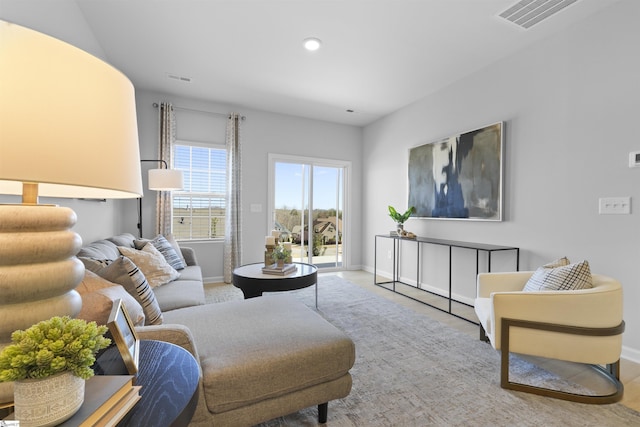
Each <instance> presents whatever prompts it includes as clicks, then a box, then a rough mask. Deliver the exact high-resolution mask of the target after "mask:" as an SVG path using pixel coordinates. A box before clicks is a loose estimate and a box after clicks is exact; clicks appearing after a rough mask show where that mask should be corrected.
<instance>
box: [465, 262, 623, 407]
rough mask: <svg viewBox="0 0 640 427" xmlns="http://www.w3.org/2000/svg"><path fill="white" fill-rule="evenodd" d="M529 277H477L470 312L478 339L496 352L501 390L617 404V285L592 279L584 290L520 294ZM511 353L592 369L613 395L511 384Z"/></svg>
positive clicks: (620, 330) (619, 341)
mask: <svg viewBox="0 0 640 427" xmlns="http://www.w3.org/2000/svg"><path fill="white" fill-rule="evenodd" d="M533 273H534V272H532V271H528V272H525V271H522V272H513V273H481V274H479V275H478V279H477V299H476V300H475V304H474V309H475V312H476V314H477V316H478V319H479V321H480V339H481V340H484V341H488V342H490V343H491V345H492V346H493V347H494V348H495V349H496V350H501V353H502V355H501V374H500V375H501V378H500V385H501V386H502V387H503V388H508V389H512V390H519V391H525V392H529V393H535V394H540V395H544V396H549V397H554V398H559V399H564V400H571V401H577V402H582V403H612V402H617V401H619V400H620V399H621V398H622V394H623V385H622V383H621V382H620V354H621V351H622V333H623V332H624V322H623V320H622V286H621V284H620V283H619V282H618V281H617V280H615V279H612V278H610V277H606V276H603V275H599V274H593V275H591V277H592V282H593V287H592V288H589V289H579V290H543V291H533V292H531V291H523V289H524V288H525V285H526V284H527V282H528V280H529V278H530V277H531V276H532V274H533ZM510 353H519V354H524V355H531V356H539V357H544V358H551V359H558V360H565V361H571V362H577V363H583V364H588V365H591V366H592V367H593V368H594V369H596V370H597V371H598V373H600V374H604V375H605V377H606V378H607V379H608V380H609V381H610V382H611V383H612V384H613V385H614V387H615V392H613V393H611V394H608V395H600V396H591V395H586V396H585V395H578V394H572V393H565V392H562V391H557V390H549V389H543V388H539V387H535V386H530V385H526V384H519V383H514V382H511V381H510V380H509V354H510ZM604 366H606V368H605V367H604Z"/></svg>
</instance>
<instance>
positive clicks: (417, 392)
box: [206, 275, 640, 427]
mask: <svg viewBox="0 0 640 427" xmlns="http://www.w3.org/2000/svg"><path fill="white" fill-rule="evenodd" d="M206 289H207V301H209V302H218V301H224V300H225V299H241V298H242V293H241V292H239V291H238V290H237V289H235V288H233V287H232V286H229V285H226V286H224V285H222V286H221V285H217V286H211V285H209V286H207V287H206ZM293 294H294V295H296V296H297V297H298V298H300V299H301V300H302V301H303V302H304V303H305V304H307V305H309V306H310V307H312V308H314V307H315V294H314V288H313V287H311V288H307V289H303V290H300V291H295V292H293ZM266 297H267V298H268V297H269V296H268V295H267V296H266ZM318 303H319V308H318V312H319V313H320V314H321V315H322V316H323V317H324V318H326V319H327V320H328V321H329V322H331V323H332V324H334V325H335V326H336V327H338V328H340V329H341V330H343V331H344V332H345V333H346V334H347V335H349V336H350V337H351V338H352V339H353V341H354V342H355V344H356V363H355V365H354V367H353V368H352V370H351V374H352V376H353V388H352V391H351V393H350V395H349V396H348V397H346V398H344V399H340V400H335V401H332V402H330V403H329V416H328V421H327V424H326V426H327V427H347V426H349V427H351V426H363V427H364V426H367V427H368V426H483V427H484V426H505V427H506V426H509V427H510V426H523V427H525V426H563V427H564V426H567V427H571V426H576V427H583V426H594V427H595V426H598V427H606V426H612V427H613V426H616V427H617V426H640V413H638V412H635V411H633V410H631V409H629V408H627V407H625V406H623V405H620V404H612V405H586V404H580V403H573V402H564V401H561V400H557V399H551V398H545V397H542V396H536V395H532V394H528V393H521V392H515V391H508V390H504V389H502V388H500V384H499V371H500V355H499V353H498V352H497V351H495V350H493V348H491V346H490V345H488V344H485V343H482V342H480V341H479V340H476V339H473V338H471V337H469V336H468V335H466V334H464V333H462V332H459V331H457V330H455V329H453V328H451V327H449V326H446V325H443V324H442V323H439V322H437V321H435V320H433V319H430V318H428V317H426V316H424V315H420V314H418V313H416V312H414V311H412V310H410V309H408V308H406V307H403V306H400V305H398V304H396V303H394V302H392V301H389V300H387V299H385V298H382V297H380V296H377V295H375V294H372V293H371V292H368V291H366V290H365V289H363V288H361V287H359V286H357V285H354V284H352V283H350V282H348V281H346V280H344V279H342V278H340V277H338V276H331V275H327V276H321V277H320V278H319V301H318ZM511 378H512V380H518V381H523V382H526V383H528V384H547V383H548V382H549V381H554V382H557V381H558V378H555V377H554V375H552V374H550V373H548V372H546V371H544V370H542V369H539V368H537V367H536V366H534V365H532V364H530V363H528V362H526V361H523V360H521V359H519V358H517V357H515V358H512V362H511ZM564 387H572V385H571V384H568V383H565V384H563V388H564ZM316 425H318V421H317V409H316V408H315V407H313V408H307V409H304V410H302V411H299V412H297V413H294V414H291V415H288V416H286V417H281V418H278V419H275V420H271V421H269V422H266V423H263V424H261V427H275V426H296V427H298V426H316Z"/></svg>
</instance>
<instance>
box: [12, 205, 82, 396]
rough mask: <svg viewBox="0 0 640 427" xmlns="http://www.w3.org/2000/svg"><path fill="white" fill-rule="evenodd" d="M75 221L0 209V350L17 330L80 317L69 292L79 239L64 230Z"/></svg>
mask: <svg viewBox="0 0 640 427" xmlns="http://www.w3.org/2000/svg"><path fill="white" fill-rule="evenodd" d="M76 219H77V217H76V214H75V212H73V210H71V209H69V208H64V207H58V206H52V205H0V295H2V298H1V299H0V348H1V347H4V346H5V345H7V344H9V343H10V341H11V333H12V332H13V331H15V330H17V329H26V328H28V327H30V326H31V325H33V324H35V323H38V322H39V321H41V320H47V319H50V318H51V317H54V316H66V315H68V316H71V317H75V316H76V315H77V314H78V313H79V312H80V309H81V308H82V300H81V298H80V295H79V294H78V293H77V292H76V291H75V290H74V289H75V288H76V286H77V285H78V284H79V283H80V281H82V278H83V277H84V265H83V264H82V262H81V261H80V260H78V259H77V258H76V257H75V254H76V253H78V251H79V250H80V247H81V246H82V239H81V238H80V236H78V235H77V234H76V233H74V232H73V231H71V230H70V229H71V227H73V225H74V224H75V223H76ZM0 400H1V399H0Z"/></svg>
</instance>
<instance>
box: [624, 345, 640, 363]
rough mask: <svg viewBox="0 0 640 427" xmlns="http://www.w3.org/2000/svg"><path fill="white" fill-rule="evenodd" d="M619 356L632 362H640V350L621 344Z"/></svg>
mask: <svg viewBox="0 0 640 427" xmlns="http://www.w3.org/2000/svg"><path fill="white" fill-rule="evenodd" d="M620 357H621V358H623V359H625V360H628V361H630V362H633V363H640V350H636V349H634V348H631V347H627V346H624V345H623V346H622V355H621V356H620Z"/></svg>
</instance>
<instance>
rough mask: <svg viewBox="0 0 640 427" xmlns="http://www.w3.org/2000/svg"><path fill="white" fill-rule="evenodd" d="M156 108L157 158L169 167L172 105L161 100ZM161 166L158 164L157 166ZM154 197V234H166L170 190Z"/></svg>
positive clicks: (173, 120)
mask: <svg viewBox="0 0 640 427" xmlns="http://www.w3.org/2000/svg"><path fill="white" fill-rule="evenodd" d="M158 110H159V112H160V146H159V148H158V155H159V157H158V158H159V159H162V160H164V161H165V162H167V165H168V167H169V168H171V165H172V163H171V152H172V147H173V143H174V141H175V139H176V118H175V114H174V113H173V106H172V105H171V104H170V103H168V102H162V103H161V104H160V108H159V109H158ZM161 166H162V165H158V167H161ZM156 197H157V198H156V234H162V235H163V236H167V235H169V233H171V218H172V212H171V192H170V191H158V192H157V196H156Z"/></svg>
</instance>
